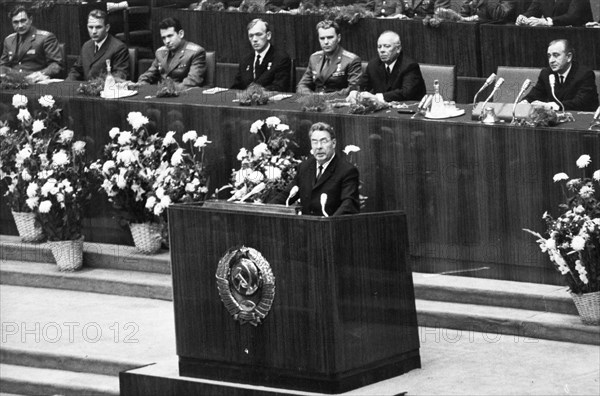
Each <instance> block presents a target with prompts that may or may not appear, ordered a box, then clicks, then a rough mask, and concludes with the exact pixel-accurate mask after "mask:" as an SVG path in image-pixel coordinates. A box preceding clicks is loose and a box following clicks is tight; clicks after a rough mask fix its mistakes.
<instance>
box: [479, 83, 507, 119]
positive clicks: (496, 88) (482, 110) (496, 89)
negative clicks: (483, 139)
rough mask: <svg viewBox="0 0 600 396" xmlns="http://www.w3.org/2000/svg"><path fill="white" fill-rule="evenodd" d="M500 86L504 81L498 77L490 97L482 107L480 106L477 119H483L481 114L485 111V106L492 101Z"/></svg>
mask: <svg viewBox="0 0 600 396" xmlns="http://www.w3.org/2000/svg"><path fill="white" fill-rule="evenodd" d="M502 84H504V79H503V78H502V77H500V78H499V79H498V81H496V85H494V89H493V90H492V93H491V94H490V96H488V97H487V99H486V100H485V102H483V106H481V113H480V114H479V119H483V112H484V111H485V106H486V105H487V104H488V102H489V101H490V99H492V97H493V96H494V94H495V93H496V91H498V88H500V86H501V85H502Z"/></svg>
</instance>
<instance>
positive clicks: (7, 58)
mask: <svg viewBox="0 0 600 396" xmlns="http://www.w3.org/2000/svg"><path fill="white" fill-rule="evenodd" d="M9 16H10V19H11V21H12V25H13V29H14V30H15V32H14V33H12V34H10V35H8V36H7V37H6V39H5V40H4V48H3V50H2V57H1V58H0V72H1V73H6V72H7V70H13V71H17V72H20V73H25V74H27V79H28V80H29V81H30V82H32V83H36V82H38V81H42V80H46V79H48V78H53V77H59V76H60V73H61V72H62V70H63V56H62V53H61V51H60V47H59V45H58V40H57V39H56V36H55V35H54V34H52V33H50V32H47V31H45V30H40V29H36V28H35V26H33V15H32V13H31V12H30V11H29V10H27V9H26V8H25V7H24V6H22V5H19V6H16V7H15V8H13V9H12V10H11V11H10V13H9Z"/></svg>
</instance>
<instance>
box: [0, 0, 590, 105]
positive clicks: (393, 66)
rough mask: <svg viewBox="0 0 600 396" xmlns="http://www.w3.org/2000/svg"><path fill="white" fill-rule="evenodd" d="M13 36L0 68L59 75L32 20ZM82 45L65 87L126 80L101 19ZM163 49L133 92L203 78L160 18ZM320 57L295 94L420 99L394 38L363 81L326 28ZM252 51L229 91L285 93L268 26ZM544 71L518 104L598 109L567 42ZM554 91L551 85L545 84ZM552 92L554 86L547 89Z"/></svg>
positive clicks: (56, 53) (93, 18)
mask: <svg viewBox="0 0 600 396" xmlns="http://www.w3.org/2000/svg"><path fill="white" fill-rule="evenodd" d="M10 16H11V20H12V24H13V27H14V30H15V33H13V34H11V35H9V36H8V37H7V38H6V40H5V42H4V50H3V53H2V58H1V60H0V66H1V67H2V68H10V69H13V70H18V71H21V72H25V73H30V74H29V77H30V79H31V81H32V82H36V81H40V80H42V79H45V78H48V77H53V75H55V74H56V73H58V72H59V71H60V68H61V66H60V65H61V64H62V62H61V59H59V58H60V56H61V54H60V50H59V49H58V41H57V39H56V37H55V36H54V35H53V34H52V33H50V32H46V31H41V30H37V29H36V28H35V27H34V26H33V24H32V23H33V20H32V19H33V17H32V16H31V14H30V13H29V12H28V11H27V10H26V9H25V8H24V7H23V6H17V7H16V8H15V9H13V10H12V12H11V14H10ZM87 27H88V32H89V35H90V40H89V41H87V42H86V43H84V45H83V47H82V50H81V53H80V56H79V59H78V60H77V62H76V63H75V65H74V66H73V67H72V68H71V70H70V71H69V75H68V79H69V80H88V79H91V78H94V77H98V76H101V75H102V74H103V73H104V72H105V68H106V66H105V65H106V60H109V61H110V64H111V72H112V73H113V74H114V75H115V76H117V77H120V78H122V79H123V80H128V79H129V75H128V74H129V54H128V50H127V47H126V46H125V44H123V43H122V42H120V41H119V40H118V39H116V38H115V37H114V36H112V35H110V34H109V30H110V25H109V24H108V23H107V16H106V13H105V12H104V11H101V10H93V11H92V12H90V14H89V15H88V23H87ZM158 28H159V30H160V35H161V38H162V41H163V44H164V46H162V47H160V48H159V49H158V50H157V51H156V56H155V59H154V61H153V63H152V65H151V66H150V68H149V69H148V70H147V71H146V72H144V73H143V74H142V75H141V76H140V77H139V78H138V81H137V83H135V84H133V85H135V86H139V85H144V84H154V83H157V82H159V81H161V80H164V79H166V78H167V77H168V78H170V79H172V80H174V81H175V82H176V83H177V84H178V86H179V88H180V89H186V88H188V87H196V86H202V85H203V83H204V77H205V73H206V52H205V50H204V49H203V48H202V47H201V46H200V45H198V44H195V43H192V42H189V41H186V40H185V39H184V36H185V33H184V30H183V28H182V26H181V24H180V22H179V21H178V20H177V19H175V18H166V19H164V20H163V21H161V22H160V23H159V26H158ZM316 29H317V33H318V38H319V44H320V46H321V50H320V51H317V52H315V53H313V54H312V55H311V56H310V59H309V62H308V67H307V69H306V72H305V73H304V75H303V76H302V78H301V79H300V81H299V82H298V85H297V88H296V92H297V93H298V94H311V93H327V94H336V95H343V96H348V98H349V100H356V99H357V97H358V95H360V96H361V97H362V98H364V97H368V98H372V99H374V100H377V101H379V102H382V103H384V102H392V101H411V100H420V99H421V98H422V97H423V96H424V95H425V93H426V89H425V84H424V81H423V77H422V75H421V71H420V68H419V65H418V63H417V62H416V61H415V60H413V59H411V58H409V57H408V56H407V55H405V54H404V53H403V52H402V44H401V40H400V36H399V35H398V34H397V33H395V32H392V31H386V32H384V33H382V34H381V35H380V37H379V39H378V41H377V51H378V57H377V58H375V59H373V60H371V61H370V62H369V63H368V65H367V68H366V70H365V72H364V73H363V70H362V64H361V59H360V57H359V56H358V55H356V54H354V53H352V52H350V51H347V50H346V49H344V48H343V47H342V46H341V37H342V36H341V33H340V28H339V26H338V25H337V24H336V23H335V22H333V21H330V20H325V21H321V22H319V23H318V24H317V26H316ZM247 32H248V39H249V42H250V45H251V46H252V49H253V51H252V52H250V53H249V54H248V55H247V56H246V57H244V58H242V59H241V61H240V63H239V68H238V72H237V75H236V77H235V81H234V83H233V85H232V86H231V88H234V89H245V88H247V87H248V86H249V85H250V84H252V83H254V84H258V85H261V86H263V87H264V88H265V89H267V90H270V91H286V90H287V89H288V87H289V85H290V78H291V76H290V72H291V60H290V57H289V55H288V54H286V53H285V51H284V50H282V49H279V48H275V46H274V45H272V44H271V39H272V32H271V29H270V27H269V24H268V23H267V22H265V21H264V20H262V19H255V20H253V21H251V22H250V23H249V24H248V26H247ZM547 55H548V66H549V67H548V68H545V69H543V70H542V71H541V73H540V75H539V78H538V81H537V84H536V85H535V87H534V88H533V89H532V91H531V92H530V93H529V94H528V95H527V96H526V98H525V100H526V101H528V102H534V103H536V104H540V105H544V106H547V107H552V108H555V109H556V110H558V109H559V106H560V105H559V103H561V104H562V105H563V106H564V108H565V109H567V110H587V111H593V110H595V109H596V108H597V107H598V93H597V89H596V83H595V75H594V73H593V71H592V70H591V69H589V68H586V67H585V66H584V65H580V64H578V62H576V61H575V60H574V58H575V49H574V48H573V46H572V45H571V43H570V42H568V41H567V40H555V41H552V42H551V43H550V44H549V46H548V51H547ZM551 75H552V76H554V79H555V81H556V82H557V84H551V82H550V76H551ZM555 85H556V86H555Z"/></svg>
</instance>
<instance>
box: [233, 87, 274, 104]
mask: <svg viewBox="0 0 600 396" xmlns="http://www.w3.org/2000/svg"><path fill="white" fill-rule="evenodd" d="M237 99H238V102H239V104H240V106H252V105H266V104H267V103H269V95H268V94H267V91H266V90H265V89H264V88H263V87H262V86H260V85H258V84H255V83H252V84H250V85H249V86H248V88H246V89H245V90H244V91H242V92H240V93H238V94H237Z"/></svg>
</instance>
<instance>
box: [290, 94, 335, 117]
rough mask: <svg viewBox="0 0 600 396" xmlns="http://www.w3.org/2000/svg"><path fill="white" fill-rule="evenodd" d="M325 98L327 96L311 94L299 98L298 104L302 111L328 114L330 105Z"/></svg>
mask: <svg viewBox="0 0 600 396" xmlns="http://www.w3.org/2000/svg"><path fill="white" fill-rule="evenodd" d="M327 98H328V95H321V94H316V93H312V94H309V95H302V96H300V97H299V98H298V102H299V103H300V105H301V106H302V111H314V112H318V113H321V112H330V111H331V104H330V103H329V102H328V101H327Z"/></svg>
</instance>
